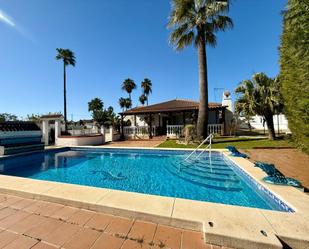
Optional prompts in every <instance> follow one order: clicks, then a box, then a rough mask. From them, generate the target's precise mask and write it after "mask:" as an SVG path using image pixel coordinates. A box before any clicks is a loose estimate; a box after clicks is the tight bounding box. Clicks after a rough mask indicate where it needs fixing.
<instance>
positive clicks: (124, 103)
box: [118, 97, 126, 112]
mask: <svg viewBox="0 0 309 249" xmlns="http://www.w3.org/2000/svg"><path fill="white" fill-rule="evenodd" d="M118 103H119V106H120V108H121V109H122V112H124V108H125V107H126V99H125V98H123V97H121V98H120V99H119V101H118Z"/></svg>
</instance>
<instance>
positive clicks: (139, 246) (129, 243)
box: [121, 239, 164, 249]
mask: <svg viewBox="0 0 309 249" xmlns="http://www.w3.org/2000/svg"><path fill="white" fill-rule="evenodd" d="M154 248H155V249H157V248H158V247H152V246H150V245H149V244H148V243H138V242H136V241H133V240H129V239H128V240H126V241H125V242H124V243H123V245H122V247H121V249H154ZM158 249H159V248H158ZM162 249H164V248H162Z"/></svg>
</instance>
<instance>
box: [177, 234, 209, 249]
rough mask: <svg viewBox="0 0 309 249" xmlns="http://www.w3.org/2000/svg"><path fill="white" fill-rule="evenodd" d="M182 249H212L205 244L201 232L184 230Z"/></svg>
mask: <svg viewBox="0 0 309 249" xmlns="http://www.w3.org/2000/svg"><path fill="white" fill-rule="evenodd" d="M181 244H182V246H181V249H211V245H209V244H206V243H205V242H204V237H203V234H202V233H201V232H194V231H189V230H184V231H183V234H182V243H181Z"/></svg>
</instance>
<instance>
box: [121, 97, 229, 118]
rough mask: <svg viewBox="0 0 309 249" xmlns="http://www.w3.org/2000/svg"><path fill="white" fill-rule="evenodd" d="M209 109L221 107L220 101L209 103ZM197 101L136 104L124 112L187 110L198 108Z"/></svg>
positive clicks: (178, 100) (176, 100) (181, 100)
mask: <svg viewBox="0 0 309 249" xmlns="http://www.w3.org/2000/svg"><path fill="white" fill-rule="evenodd" d="M208 107H209V109H215V108H223V106H222V105H221V104H220V103H209V104H208ZM198 108H199V102H197V101H193V100H186V99H174V100H170V101H166V102H162V103H158V104H154V105H149V106H138V107H135V108H132V109H130V110H127V111H125V112H124V114H127V115H129V114H142V113H150V112H151V113H158V112H172V111H189V110H198Z"/></svg>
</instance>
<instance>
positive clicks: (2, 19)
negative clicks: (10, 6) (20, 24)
mask: <svg viewBox="0 0 309 249" xmlns="http://www.w3.org/2000/svg"><path fill="white" fill-rule="evenodd" d="M0 22H3V23H5V24H7V25H9V26H11V27H15V23H14V21H13V19H12V18H11V17H9V16H8V15H6V14H5V13H4V12H3V11H2V10H1V9H0Z"/></svg>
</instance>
